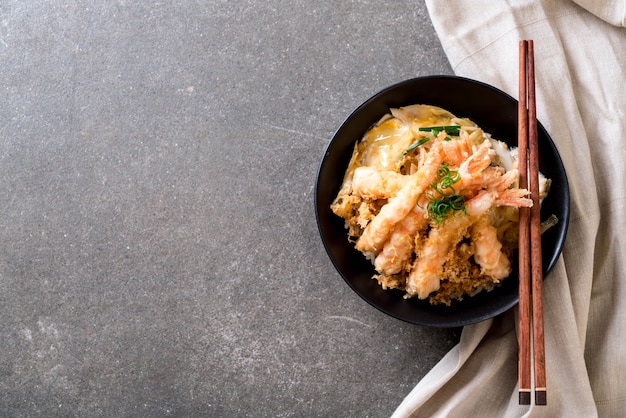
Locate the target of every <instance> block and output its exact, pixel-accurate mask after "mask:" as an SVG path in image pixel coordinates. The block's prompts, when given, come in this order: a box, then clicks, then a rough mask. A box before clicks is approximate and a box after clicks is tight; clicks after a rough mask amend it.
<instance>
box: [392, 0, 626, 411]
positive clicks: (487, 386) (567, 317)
mask: <svg viewBox="0 0 626 418" xmlns="http://www.w3.org/2000/svg"><path fill="white" fill-rule="evenodd" d="M426 4H427V6H428V9H429V13H430V17H431V19H432V22H433V24H434V27H435V29H436V31H437V33H438V35H439V38H440V40H441V43H442V45H443V48H444V50H445V52H446V54H447V56H448V59H449V61H450V63H451V65H452V68H453V69H454V71H455V73H456V74H457V75H461V76H465V77H469V78H473V79H476V80H480V81H483V82H486V83H489V84H491V85H494V86H496V87H498V88H500V89H502V90H504V91H506V92H507V93H509V94H511V95H512V96H513V97H517V96H518V93H517V88H518V43H519V40H521V39H533V40H534V46H535V68H536V76H537V77H536V90H537V116H538V119H539V120H540V122H541V123H542V124H543V125H544V126H545V127H546V129H547V130H548V132H549V133H550V135H551V137H552V139H553V140H554V141H555V143H556V146H557V148H558V150H559V153H560V155H561V158H562V159H563V163H564V165H565V169H566V171H567V176H568V180H569V187H570V193H571V217H570V224H569V230H568V234H567V239H566V242H565V245H564V249H563V252H562V255H561V257H560V258H559V260H558V262H557V264H556V266H555V267H554V268H553V270H552V271H551V272H550V273H549V274H548V275H547V276H546V277H545V281H544V318H545V344H546V373H547V403H548V404H547V405H546V406H535V405H531V406H528V405H526V406H520V405H518V392H517V389H518V376H517V333H516V328H515V327H516V323H517V308H514V309H512V310H510V311H508V312H506V313H505V314H503V315H501V316H499V317H496V318H494V319H491V320H488V321H484V322H482V323H478V324H475V325H470V326H466V327H465V328H464V329H463V331H462V334H461V339H460V342H459V344H458V345H457V346H456V347H454V348H453V349H452V350H451V351H450V352H449V353H448V354H447V355H446V356H445V357H444V358H443V359H442V360H441V361H440V362H439V363H438V364H437V365H436V366H435V367H434V368H433V369H432V370H431V371H430V372H429V373H428V374H427V375H426V376H425V377H424V378H423V379H422V380H421V381H420V382H419V383H418V384H417V386H416V387H415V388H414V389H413V390H412V391H411V392H410V393H409V394H408V395H407V397H406V398H405V399H404V401H403V402H402V403H401V404H400V405H399V406H398V408H397V410H396V411H395V413H394V415H393V417H394V418H400V417H407V416H411V417H444V416H445V417H519V416H533V417H535V416H537V417H544V416H545V417H595V416H601V417H621V416H626V383H625V382H626V380H625V379H626V378H625V376H626V261H625V256H626V210H625V209H626V208H625V206H626V168H625V167H626V29H625V28H623V25H624V22H625V16H626V2H625V1H623V0H621V1H618V2H616V1H612V2H608V1H607V2H602V1H597V0H596V1H592V0H576V2H574V1H570V0H540V1H537V0H508V1H492V0H448V1H441V0H426Z"/></svg>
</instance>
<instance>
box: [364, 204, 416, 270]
mask: <svg viewBox="0 0 626 418" xmlns="http://www.w3.org/2000/svg"><path fill="white" fill-rule="evenodd" d="M427 226H428V217H427V215H426V212H425V211H424V210H423V209H422V208H420V207H419V206H415V207H414V208H413V210H412V211H411V212H409V213H408V215H406V216H405V218H404V219H403V220H402V221H400V223H398V225H397V226H396V228H395V229H394V231H393V232H392V234H391V236H390V237H389V241H387V243H386V244H385V246H384V247H383V250H382V251H381V252H380V254H378V256H377V257H376V259H375V260H374V267H375V268H376V271H378V272H379V273H381V274H383V275H385V276H390V275H392V274H397V273H400V272H401V271H402V270H403V269H404V268H406V265H407V261H408V260H409V259H410V258H411V255H412V253H413V249H414V248H415V235H416V234H418V233H419V232H420V231H423V230H424V229H425V228H426V227H427Z"/></svg>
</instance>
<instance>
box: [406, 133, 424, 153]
mask: <svg viewBox="0 0 626 418" xmlns="http://www.w3.org/2000/svg"><path fill="white" fill-rule="evenodd" d="M428 141H430V138H428V137H426V138H422V139H420V140H419V141H415V142H413V143H412V144H411V145H409V147H408V148H407V149H406V151H405V152H404V154H408V153H409V152H411V151H413V150H414V149H415V148H417V147H419V146H420V145H424V144H425V143H427V142H428Z"/></svg>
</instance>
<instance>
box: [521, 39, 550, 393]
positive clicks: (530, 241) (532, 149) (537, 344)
mask: <svg viewBox="0 0 626 418" xmlns="http://www.w3.org/2000/svg"><path fill="white" fill-rule="evenodd" d="M519 70H520V80H519V88H520V98H519V107H518V117H519V125H518V169H519V175H520V188H526V187H525V186H528V187H529V188H530V197H531V199H532V202H533V205H532V207H531V208H530V210H528V209H527V208H521V209H520V230H519V232H520V236H519V366H518V368H519V403H520V404H521V405H529V404H530V398H531V396H530V394H531V385H530V380H531V379H530V376H531V373H530V369H531V356H530V351H531V350H530V347H531V346H532V351H533V353H532V362H533V364H534V374H535V382H534V383H535V385H534V386H535V387H534V390H535V404H536V405H546V403H547V391H546V363H545V345H544V326H543V267H542V259H541V218H540V216H541V213H540V212H541V206H540V202H539V151H538V144H537V141H538V138H537V108H536V97H535V62H534V44H533V41H532V40H523V41H520V64H519ZM527 179H528V180H527ZM531 301H532V302H531ZM531 306H532V309H530V308H531ZM531 317H532V344H531V332H530V331H531Z"/></svg>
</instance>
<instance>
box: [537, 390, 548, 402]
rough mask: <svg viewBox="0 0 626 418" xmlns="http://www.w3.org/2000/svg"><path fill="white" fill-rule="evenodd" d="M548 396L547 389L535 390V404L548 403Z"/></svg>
mask: <svg viewBox="0 0 626 418" xmlns="http://www.w3.org/2000/svg"><path fill="white" fill-rule="evenodd" d="M547 398H548V396H547V393H546V391H545V390H535V405H547V404H548V399H547Z"/></svg>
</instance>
